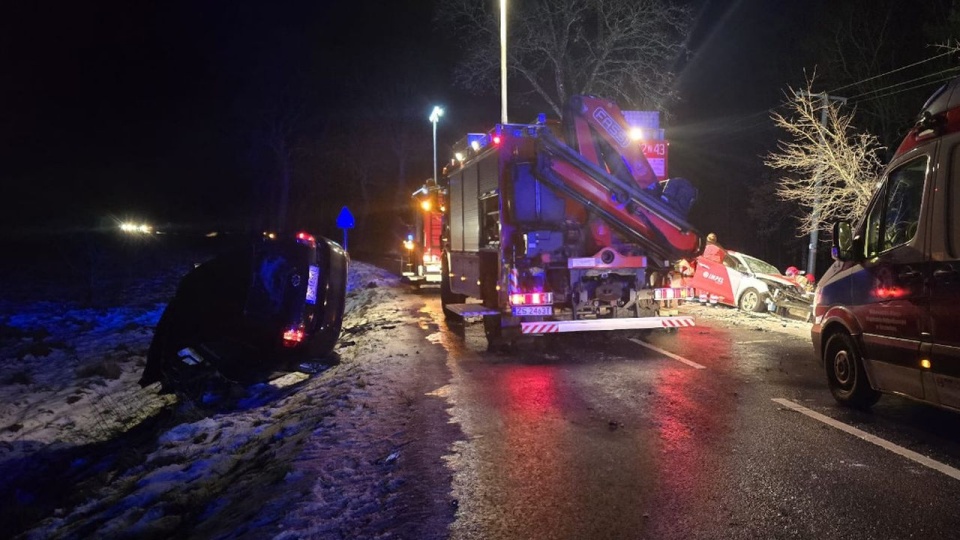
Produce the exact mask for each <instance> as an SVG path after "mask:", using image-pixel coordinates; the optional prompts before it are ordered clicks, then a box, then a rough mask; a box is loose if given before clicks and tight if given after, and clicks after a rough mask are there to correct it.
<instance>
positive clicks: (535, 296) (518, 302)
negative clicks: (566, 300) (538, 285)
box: [510, 292, 553, 306]
mask: <svg viewBox="0 0 960 540" xmlns="http://www.w3.org/2000/svg"><path fill="white" fill-rule="evenodd" d="M550 304H553V293H552V292H540V293H517V294H511V295H510V305H512V306H545V305H550Z"/></svg>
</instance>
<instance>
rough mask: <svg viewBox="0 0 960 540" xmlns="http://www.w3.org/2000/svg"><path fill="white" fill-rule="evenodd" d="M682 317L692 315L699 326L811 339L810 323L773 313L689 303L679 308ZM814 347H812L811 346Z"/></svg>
mask: <svg viewBox="0 0 960 540" xmlns="http://www.w3.org/2000/svg"><path fill="white" fill-rule="evenodd" d="M678 309H679V312H680V314H681V315H692V316H693V317H694V319H695V320H696V321H697V323H698V324H700V323H701V322H706V323H709V324H714V325H719V326H729V327H741V328H752V329H754V330H757V331H760V332H776V333H781V334H789V335H791V336H796V337H800V338H803V339H810V323H809V322H805V321H802V320H797V319H796V318H787V317H780V316H778V315H774V314H772V313H750V312H748V311H741V310H739V309H736V308H733V307H727V306H720V305H712V306H711V305H709V304H700V303H699V302H688V303H686V304H683V305H682V306H680V307H679V308H678ZM811 346H812V345H811Z"/></svg>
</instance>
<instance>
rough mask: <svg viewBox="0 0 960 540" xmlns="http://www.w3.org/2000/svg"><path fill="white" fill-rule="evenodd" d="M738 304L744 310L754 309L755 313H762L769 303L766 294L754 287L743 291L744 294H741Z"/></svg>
mask: <svg viewBox="0 0 960 540" xmlns="http://www.w3.org/2000/svg"><path fill="white" fill-rule="evenodd" d="M737 305H738V306H739V307H740V309H741V310H743V311H752V312H754V313H762V312H764V311H766V310H767V303H766V299H765V298H764V295H762V294H760V292H759V291H757V290H756V289H754V288H750V289H747V290H745V291H743V294H741V295H740V301H739V302H737Z"/></svg>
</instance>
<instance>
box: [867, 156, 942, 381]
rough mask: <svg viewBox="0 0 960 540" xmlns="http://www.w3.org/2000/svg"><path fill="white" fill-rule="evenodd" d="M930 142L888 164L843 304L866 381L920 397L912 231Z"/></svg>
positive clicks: (919, 298) (916, 241)
mask: <svg viewBox="0 0 960 540" xmlns="http://www.w3.org/2000/svg"><path fill="white" fill-rule="evenodd" d="M935 148H936V145H935V143H932V144H930V145H928V148H927V153H925V152H924V151H923V149H922V148H921V149H918V150H917V151H915V152H913V153H911V155H910V157H909V158H907V159H905V160H904V161H902V162H901V163H900V164H898V165H895V166H894V167H893V168H891V169H890V170H889V172H888V173H887V175H886V178H885V179H884V182H883V184H882V185H881V187H880V190H879V192H878V193H877V194H876V195H875V196H874V198H873V200H872V202H871V205H870V207H869V209H868V213H867V217H866V219H865V220H864V223H863V225H862V229H861V231H860V234H861V237H862V238H863V244H862V245H863V249H864V262H863V265H862V269H861V270H860V272H859V273H860V275H859V276H857V278H856V279H854V280H853V282H854V290H853V291H852V293H853V300H854V301H853V302H852V306H851V310H852V311H853V313H854V315H855V317H856V320H857V322H858V323H859V325H860V328H861V330H862V339H863V356H864V360H865V361H866V364H867V366H866V367H867V370H868V371H869V372H870V374H871V381H872V382H873V384H874V386H876V387H877V388H880V389H882V390H887V391H892V392H900V393H904V394H907V395H911V396H915V397H918V398H921V399H922V398H923V397H924V395H923V394H924V392H923V384H922V380H921V376H920V368H919V350H920V342H921V337H922V336H921V334H922V332H923V331H924V326H925V325H926V323H925V317H926V314H927V309H928V301H929V288H928V287H927V286H926V285H925V281H924V279H923V277H924V276H923V273H924V263H925V257H924V250H923V238H922V235H920V234H918V231H919V230H920V224H921V218H922V216H921V208H922V198H923V194H924V188H925V186H927V184H928V178H931V177H932V169H933V168H932V167H931V163H932V159H931V155H933V152H934V151H935Z"/></svg>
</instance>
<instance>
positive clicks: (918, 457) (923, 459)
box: [773, 398, 960, 480]
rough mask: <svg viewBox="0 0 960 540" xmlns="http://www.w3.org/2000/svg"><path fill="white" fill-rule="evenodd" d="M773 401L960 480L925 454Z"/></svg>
mask: <svg viewBox="0 0 960 540" xmlns="http://www.w3.org/2000/svg"><path fill="white" fill-rule="evenodd" d="M773 401H775V402H776V403H779V404H780V405H783V406H784V407H787V408H788V409H793V410H795V411H797V412H798V413H801V414H804V415H806V416H809V417H810V418H813V419H814V420H819V421H820V422H823V423H824V424H827V425H828V426H830V427H834V428H837V429H839V430H840V431H845V432H847V433H849V434H851V435H853V436H855V437H859V438H861V439H863V440H865V441H867V442H871V443H873V444H875V445H877V446H879V447H881V448H884V449H886V450H889V451H891V452H893V453H894V454H899V455H901V456H903V457H905V458H907V459H909V460H911V461H915V462H917V463H919V464H920V465H924V466H927V467H930V468H931V469H933V470H935V471H939V472H942V473H943V474H945V475H947V476H949V477H950V478H953V479H955V480H960V470H958V469H954V468H953V467H951V466H949V465H946V464H944V463H940V462H939V461H936V460H934V459H930V458H928V457H927V456H925V455H923V454H918V453H917V452H914V451H913V450H907V449H906V448H904V447H902V446H898V445H896V444H893V443H892V442H889V441H887V440H884V439H881V438H880V437H877V436H875V435H871V434H869V433H867V432H865V431H861V430H859V429H857V428H855V427H853V426H849V425H847V424H844V423H843V422H838V421H836V420H834V419H833V418H830V417H829V416H824V415H822V414H820V413H818V412H816V411H812V410H810V409H808V408H806V407H804V406H803V405H799V404H797V403H794V402H792V401H790V400H787V399H783V398H773Z"/></svg>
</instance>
